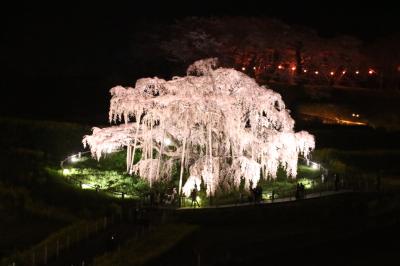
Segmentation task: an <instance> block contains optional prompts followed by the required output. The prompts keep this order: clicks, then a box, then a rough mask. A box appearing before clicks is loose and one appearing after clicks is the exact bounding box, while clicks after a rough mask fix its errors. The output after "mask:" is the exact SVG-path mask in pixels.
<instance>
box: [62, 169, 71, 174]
mask: <svg viewBox="0 0 400 266" xmlns="http://www.w3.org/2000/svg"><path fill="white" fill-rule="evenodd" d="M70 173H71V171H70V170H69V169H63V175H69V174H70Z"/></svg>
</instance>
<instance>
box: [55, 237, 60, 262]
mask: <svg viewBox="0 0 400 266" xmlns="http://www.w3.org/2000/svg"><path fill="white" fill-rule="evenodd" d="M56 245H57V246H56V257H57V258H58V255H59V254H60V241H59V240H58V239H57V243H56Z"/></svg>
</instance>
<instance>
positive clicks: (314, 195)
mask: <svg viewBox="0 0 400 266" xmlns="http://www.w3.org/2000/svg"><path fill="white" fill-rule="evenodd" d="M350 192H352V190H349V189H342V190H338V191H323V192H316V193H310V194H306V196H305V198H304V199H301V200H306V199H315V198H320V197H327V196H331V195H337V194H344V193H350ZM301 200H300V201H301ZM292 201H296V198H295V197H286V198H277V199H275V200H274V201H272V200H263V201H261V202H260V203H254V202H245V203H237V204H224V205H213V206H205V207H200V208H198V207H196V208H193V207H182V208H178V209H177V210H193V209H199V210H200V209H215V208H234V207H240V206H251V205H263V204H274V203H280V202H292Z"/></svg>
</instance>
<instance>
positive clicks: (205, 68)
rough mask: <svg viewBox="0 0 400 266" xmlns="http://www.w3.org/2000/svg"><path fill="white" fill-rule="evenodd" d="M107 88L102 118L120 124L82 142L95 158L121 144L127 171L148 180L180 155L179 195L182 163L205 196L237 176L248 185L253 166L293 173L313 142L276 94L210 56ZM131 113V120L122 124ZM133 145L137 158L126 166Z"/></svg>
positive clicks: (255, 174)
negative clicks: (163, 74)
mask: <svg viewBox="0 0 400 266" xmlns="http://www.w3.org/2000/svg"><path fill="white" fill-rule="evenodd" d="M111 94H112V99H111V103H110V112H109V117H110V121H112V122H118V121H122V120H124V122H125V124H124V125H119V126H111V127H109V128H103V129H98V128H95V129H94V130H93V134H92V135H90V136H85V138H84V140H83V142H84V144H85V145H86V144H88V145H89V146H90V148H91V151H92V154H93V156H95V157H96V158H97V159H99V158H100V157H101V156H102V154H104V153H107V152H111V151H114V150H117V149H120V148H123V147H127V163H129V167H127V169H128V171H129V172H130V173H133V172H135V173H138V174H140V176H141V177H143V178H145V179H147V180H148V181H149V182H150V183H152V182H153V181H154V179H156V180H159V178H160V176H166V175H168V174H170V173H171V169H172V167H171V165H173V164H174V163H179V160H180V165H181V169H180V175H179V193H181V192H182V191H181V187H182V185H183V181H184V178H185V177H184V176H183V175H184V169H185V167H187V168H189V172H190V176H193V178H194V179H196V180H199V178H200V180H201V179H202V180H204V182H205V184H206V186H207V193H208V194H209V195H210V194H213V193H215V191H216V189H217V186H218V185H219V184H221V183H226V184H227V183H233V184H235V186H237V185H238V184H240V180H241V179H243V178H244V179H245V181H246V182H248V183H249V182H250V181H251V182H252V183H253V185H256V183H257V182H258V180H259V178H260V172H262V174H263V175H264V176H265V177H267V176H269V177H272V178H275V177H276V173H277V169H278V167H279V166H280V165H282V166H283V167H284V168H285V169H286V172H287V173H288V175H289V176H292V177H295V176H296V174H297V157H298V155H299V154H302V155H304V156H305V157H307V156H308V155H309V152H310V151H311V150H312V149H314V147H315V143H314V137H313V136H312V135H310V134H309V133H307V132H305V131H301V132H298V133H296V132H294V130H293V128H294V120H293V119H292V118H291V116H290V114H289V110H287V109H286V107H285V104H284V102H283V101H282V97H281V96H280V95H279V94H278V93H276V92H274V91H272V90H270V89H268V88H266V87H264V86H259V85H258V84H257V83H256V82H255V81H254V80H253V79H251V78H250V77H248V76H246V75H245V74H243V73H241V72H239V71H236V70H234V69H226V68H216V60H215V59H208V60H200V61H198V62H195V63H194V64H193V65H192V66H191V67H190V68H189V69H188V76H186V77H175V78H173V79H172V80H170V81H166V80H163V79H158V78H144V79H139V80H138V81H137V82H136V85H135V87H134V88H130V87H129V88H126V89H125V88H123V87H121V86H117V87H114V88H112V89H111ZM133 117H134V118H135V119H136V123H130V122H129V120H130V119H132V118H133ZM138 147H141V149H142V157H141V158H140V159H139V161H138V162H137V163H136V164H134V158H135V152H136V150H137V149H138ZM154 151H157V152H158V158H156V159H153V152H154ZM163 155H164V156H163ZM228 158H230V159H229V160H228ZM228 162H229V163H228ZM194 179H193V180H194ZM232 179H233V182H231V181H232ZM226 184H225V185H226Z"/></svg>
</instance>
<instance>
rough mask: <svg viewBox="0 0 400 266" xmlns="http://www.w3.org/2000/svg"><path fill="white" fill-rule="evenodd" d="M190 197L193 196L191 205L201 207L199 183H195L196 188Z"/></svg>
mask: <svg viewBox="0 0 400 266" xmlns="http://www.w3.org/2000/svg"><path fill="white" fill-rule="evenodd" d="M190 197H191V198H192V203H191V204H190V206H191V207H196V205H197V207H200V204H199V202H198V201H197V184H194V189H193V190H192V192H191V193H190Z"/></svg>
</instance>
